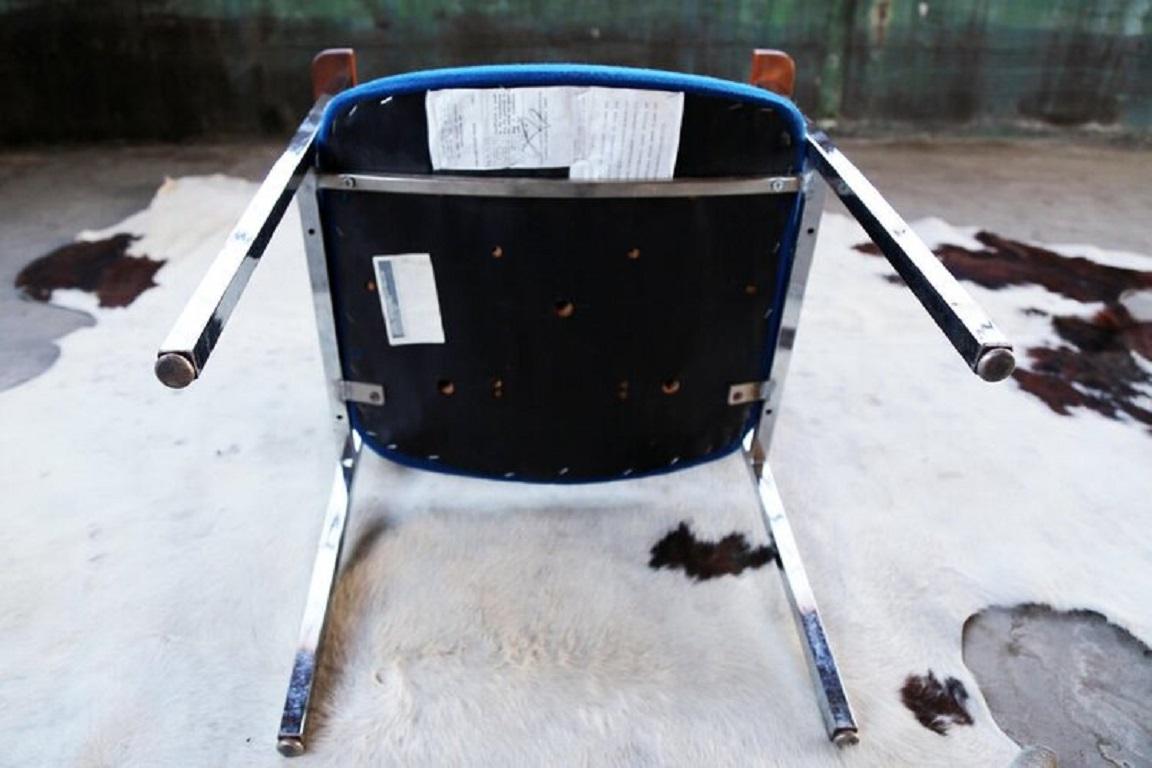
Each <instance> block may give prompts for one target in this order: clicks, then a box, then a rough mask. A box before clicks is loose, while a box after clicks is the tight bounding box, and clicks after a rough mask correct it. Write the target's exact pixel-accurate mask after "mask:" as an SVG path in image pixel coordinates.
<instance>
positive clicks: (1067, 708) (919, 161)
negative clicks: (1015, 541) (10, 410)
mask: <svg viewBox="0 0 1152 768" xmlns="http://www.w3.org/2000/svg"><path fill="white" fill-rule="evenodd" d="M843 148H844V149H845V150H846V151H847V153H848V154H849V155H850V156H851V157H852V158H853V159H855V161H856V162H857V163H858V164H859V165H860V166H861V168H862V169H863V170H864V171H865V172H866V173H867V174H868V175H869V176H870V177H871V178H872V180H873V182H874V183H875V184H876V186H877V187H879V188H880V189H881V191H883V192H884V193H885V194H886V195H887V196H888V198H889V200H890V201H891V202H892V203H893V205H894V206H895V207H896V208H897V210H899V211H901V212H902V213H903V214H904V215H905V216H906V217H907V218H909V219H915V218H919V217H922V216H930V215H931V216H939V217H941V218H943V219H945V220H947V221H949V222H950V223H952V224H957V225H979V226H981V227H984V228H986V229H989V230H991V231H994V232H996V233H998V234H1001V235H1005V236H1008V237H1012V238H1016V239H1035V240H1040V241H1045V242H1049V243H1061V242H1063V243H1091V244H1093V245H1097V246H1101V247H1104V248H1112V249H1122V250H1129V251H1136V252H1139V253H1145V254H1148V255H1150V256H1152V232H1150V230H1149V225H1148V216H1149V212H1150V211H1152V152H1149V151H1147V150H1137V149H1120V148H1115V147H1109V146H1102V145H1094V144H1069V143H1057V142H1052V141H1047V140H1043V141H1041V140H1030V141H995V142H992V141H971V140H963V141H961V140H934V141H925V140H912V141H907V140H906V141H901V142H898V143H897V142H882V141H864V140H854V141H848V142H844V144H843ZM278 151H279V147H278V145H275V144H228V145H222V144H205V145H194V146H132V147H101V148H68V149H50V150H47V149H45V150H26V151H19V152H0V390H3V389H6V388H10V387H13V386H16V385H18V384H19V383H20V382H22V381H26V380H27V379H29V378H32V377H34V376H37V375H39V374H40V373H41V372H43V371H44V370H46V369H47V368H48V367H49V366H51V365H52V363H53V362H54V361H55V359H56V357H57V355H58V349H57V347H56V345H55V340H56V339H58V338H60V337H61V336H63V335H65V334H67V333H69V332H71V331H73V330H75V329H76V328H79V327H82V326H85V325H89V324H91V323H92V322H93V321H92V319H91V318H90V317H89V316H87V315H86V314H84V313H80V312H72V311H67V310H62V309H59V308H55V307H51V306H48V305H44V304H38V303H35V302H32V301H28V300H24V299H22V298H21V297H20V296H19V295H18V293H17V292H16V291H15V289H14V288H13V285H12V283H13V279H14V277H15V276H16V273H17V272H18V271H19V270H20V269H21V267H23V266H24V265H25V264H26V263H27V262H28V261H30V260H32V259H34V258H36V257H37V256H40V255H43V254H44V253H47V252H48V251H50V250H52V249H54V248H56V247H58V246H60V245H62V244H64V243H66V242H68V241H70V240H71V239H72V237H73V236H74V235H75V233H76V232H78V231H80V230H82V229H92V228H101V227H106V226H108V225H110V224H113V223H115V222H116V221H118V220H120V219H122V218H123V217H125V216H127V215H128V214H130V213H132V212H134V211H136V210H139V209H140V208H141V207H143V206H144V205H145V204H147V202H148V201H149V199H150V198H151V196H152V194H153V193H154V191H155V189H156V188H157V186H159V184H160V183H161V182H162V181H163V179H164V177H165V176H183V175H190V174H208V173H226V174H231V175H239V176H245V177H248V178H253V179H255V178H258V177H259V176H260V175H262V173H263V172H264V171H265V170H266V169H267V168H268V166H269V165H270V164H271V162H272V161H273V159H274V158H275V156H276V154H277V152H278ZM832 206H833V210H842V209H840V208H839V204H838V203H833V204H832ZM1150 268H1152V262H1150ZM1102 623H1103V628H1102V627H1101V626H1100V625H1101V624H1102ZM969 629H970V631H968V632H966V633H965V658H966V660H967V662H968V663H969V665H970V666H971V667H972V668H973V670H974V671H975V672H976V674H977V677H978V679H979V681H980V684H981V686H982V689H983V691H984V693H985V695H986V697H987V699H988V701H989V702H990V704H991V705H992V709H993V714H994V715H995V716H996V718H997V720H998V722H1000V724H1001V725H1002V726H1003V727H1004V728H1005V729H1006V730H1007V731H1008V733H1009V734H1010V735H1012V736H1014V737H1015V738H1018V739H1019V740H1020V741H1021V743H1022V744H1037V743H1039V744H1046V745H1049V746H1052V747H1054V748H1055V749H1056V750H1057V752H1058V753H1059V754H1060V755H1061V761H1062V764H1063V765H1095V764H1100V765H1126V764H1131V765H1136V764H1140V763H1139V762H1138V761H1139V760H1140V759H1141V758H1140V754H1142V753H1141V752H1127V753H1125V752H1124V748H1125V745H1136V746H1135V747H1133V748H1137V747H1138V748H1139V750H1143V749H1149V750H1152V745H1149V743H1148V738H1149V737H1148V734H1147V732H1146V731H1141V732H1133V731H1132V726H1131V722H1132V721H1131V718H1136V722H1139V721H1140V719H1141V718H1140V715H1141V714H1143V715H1144V717H1143V718H1142V720H1143V722H1144V723H1147V722H1152V715H1150V714H1149V710H1150V709H1152V703H1150V699H1152V692H1150V691H1149V690H1147V687H1148V685H1149V683H1148V681H1149V679H1152V672H1150V669H1152V666H1150V665H1152V661H1150V658H1152V652H1149V650H1148V649H1147V648H1146V647H1144V646H1142V645H1141V644H1140V643H1139V642H1138V641H1136V640H1135V639H1134V638H1131V636H1124V634H1123V633H1119V632H1116V631H1111V630H1110V629H1109V625H1107V624H1106V622H1103V620H1102V619H1101V618H1100V617H1098V616H1095V615H1092V614H1073V615H1062V616H1059V617H1056V618H1053V617H1052V616H1051V615H1048V614H1045V613H1043V612H1039V613H1038V612H1036V611H1035V610H1034V609H1029V608H1023V609H1020V610H1018V611H1009V612H997V611H993V612H989V613H987V614H985V615H984V616H983V617H982V618H981V619H980V620H979V621H975V622H970V625H969ZM1005 633H1008V634H1009V635H1011V636H1012V638H1013V639H1010V640H1005V639H1004V637H1005ZM1022 634H1026V635H1027V640H1028V650H1029V654H1030V655H1029V656H1028V657H1027V659H1033V660H1034V659H1036V658H1042V659H1043V658H1050V659H1052V660H1053V661H1052V663H1051V664H1049V665H1047V666H1046V669H1047V670H1048V671H1049V672H1050V673H1051V674H1049V675H1048V678H1047V679H1046V682H1045V684H1044V685H1035V684H1030V682H1029V680H1030V674H1031V671H1030V670H1028V669H1025V668H1024V667H1023V666H1020V664H1022V663H1024V662H1021V661H1019V659H1020V657H1019V655H1013V653H1012V650H1011V647H1015V646H1013V645H1012V643H1013V642H1016V640H1018V639H1019V637H1020V636H1021V635H1022ZM1017 645H1018V643H1017ZM1087 657H1091V658H1092V659H1094V660H1096V661H1097V662H1098V664H1099V665H1100V667H1099V668H1100V671H1099V673H1098V674H1095V675H1094V676H1093V679H1094V681H1095V683H1096V684H1095V685H1094V686H1092V688H1093V693H1092V695H1091V696H1090V697H1088V696H1084V695H1081V693H1080V692H1078V691H1077V690H1074V688H1075V687H1076V686H1078V685H1079V684H1080V683H1082V682H1083V681H1081V680H1078V679H1074V678H1073V676H1070V675H1064V676H1062V675H1060V674H1057V673H1056V671H1057V670H1058V669H1059V668H1060V660H1068V659H1082V658H1087ZM1027 659H1025V661H1027ZM1117 660H1126V661H1122V662H1121V661H1117ZM1110 665H1111V666H1110ZM1134 667H1136V668H1138V669H1134ZM1125 671H1126V673H1125V674H1120V672H1125ZM1033 682H1034V681H1033ZM1054 691H1056V693H1055V694H1054V693H1053V692H1054ZM1131 702H1135V703H1136V705H1135V708H1133V707H1132V706H1129V705H1130V704H1131ZM1109 711H1122V712H1125V713H1129V714H1128V715H1125V717H1121V718H1117V717H1110V716H1109V715H1108V714H1107V712H1109ZM1093 713H1094V714H1093ZM1131 713H1135V714H1131ZM1118 729H1121V730H1118ZM1133 739H1136V741H1133ZM1140 739H1144V741H1140ZM1101 745H1103V746H1101ZM1143 754H1144V756H1145V757H1147V755H1148V753H1143ZM1085 756H1087V757H1085ZM1132 758H1135V760H1136V762H1127V763H1126V762H1122V761H1123V760H1125V759H1129V760H1131V759H1132ZM1149 759H1152V758H1149ZM1081 761H1086V762H1081Z"/></svg>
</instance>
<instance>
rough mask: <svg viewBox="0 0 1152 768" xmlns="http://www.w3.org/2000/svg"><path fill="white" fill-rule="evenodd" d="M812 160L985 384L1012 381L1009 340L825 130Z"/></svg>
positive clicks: (811, 137) (815, 139)
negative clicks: (1008, 378)
mask: <svg viewBox="0 0 1152 768" xmlns="http://www.w3.org/2000/svg"><path fill="white" fill-rule="evenodd" d="M808 156H809V159H810V160H811V161H812V162H813V163H814V164H815V166H816V168H817V170H819V171H820V173H821V175H822V176H824V178H825V180H827V182H828V185H829V186H830V187H832V191H834V192H835V193H836V194H837V195H838V196H839V198H840V200H841V201H843V203H844V205H845V206H846V207H847V208H848V210H849V211H850V212H851V213H852V215H853V216H854V217H856V220H857V221H858V222H860V225H861V226H862V227H864V231H866V232H867V233H868V236H869V237H871V238H872V241H873V242H874V243H876V245H877V246H879V247H880V250H881V251H882V252H883V253H884V256H885V257H887V259H888V261H890V262H891V263H892V266H893V267H895V268H896V271H897V272H898V273H899V274H900V277H902V278H904V282H905V283H907V284H908V287H909V288H910V289H911V290H912V293H914V294H915V295H916V298H917V299H919V300H920V303H921V304H922V305H923V306H924V309H926V310H928V314H929V315H931V316H932V319H933V320H935V321H936V325H938V326H940V330H942V331H943V332H944V335H945V336H947V337H948V340H949V341H950V342H952V346H953V347H955V348H956V351H957V352H959V353H960V356H961V357H963V358H964V361H965V362H966V363H968V366H969V367H970V368H971V369H972V370H973V371H975V372H976V374H977V375H978V376H979V377H980V378H982V379H984V380H985V381H1000V380H1001V379H1005V378H1007V377H1008V376H1009V375H1010V374H1011V373H1012V370H1013V369H1014V368H1015V367H1016V358H1015V356H1014V355H1013V353H1012V345H1011V344H1010V343H1009V342H1008V339H1007V337H1006V336H1004V334H1003V333H1001V332H1000V329H999V328H997V327H996V325H995V324H994V323H993V322H992V320H991V318H989V317H988V315H987V314H986V313H985V312H984V310H983V309H981V308H980V306H979V305H978V304H977V303H976V302H975V301H973V300H972V297H971V296H969V295H968V292H967V291H965V290H964V289H963V288H962V287H960V284H959V283H958V282H956V279H955V278H954V277H952V275H951V273H949V272H948V270H947V269H946V268H945V267H944V265H943V264H941V263H940V260H939V259H937V258H936V256H935V255H934V254H933V253H932V251H931V250H929V248H928V246H927V245H925V244H924V241H923V240H921V239H920V237H919V236H918V235H917V234H916V233H915V232H913V231H912V228H911V227H909V226H908V223H907V222H906V221H904V219H903V218H901V217H900V214H898V213H896V211H895V210H894V209H893V208H892V206H891V205H889V204H888V201H887V200H885V199H884V197H883V196H882V195H881V194H880V193H879V192H878V191H876V188H875V187H874V186H872V183H871V182H869V181H868V179H866V178H865V177H864V174H863V173H861V172H860V170H859V169H858V168H857V167H856V166H855V165H853V164H852V161H850V160H849V159H848V158H847V157H845V156H844V153H843V152H841V151H840V150H839V149H837V148H836V145H835V144H833V143H832V140H831V139H829V138H828V136H827V135H826V134H825V133H824V132H823V131H819V130H815V129H812V130H811V131H810V132H809V134H808Z"/></svg>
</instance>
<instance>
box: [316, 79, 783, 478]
mask: <svg viewBox="0 0 1152 768" xmlns="http://www.w3.org/2000/svg"><path fill="white" fill-rule="evenodd" d="M527 86H532V87H541V86H543V87H552V86H555V87H568V86H589V87H605V86H607V87H623V88H630V89H648V90H673V91H679V92H683V93H684V94H685V97H684V107H683V117H682V121H681V125H680V144H679V149H678V153H677V157H676V165H675V174H674V177H675V178H676V179H681V180H682V179H692V178H705V179H707V178H711V179H715V178H717V177H721V178H729V177H745V178H758V177H765V176H778V175H790V174H795V173H796V172H797V171H798V170H799V169H800V167H801V166H800V160H799V155H798V153H797V148H798V147H800V146H801V144H802V141H803V135H804V134H803V122H802V120H801V119H800V118H799V115H798V113H797V112H796V110H795V107H794V106H792V104H791V103H790V102H788V101H787V100H785V99H783V98H781V97H778V96H776V95H774V94H771V93H768V92H766V91H761V90H759V89H754V88H751V87H748V86H743V85H740V84H736V83H727V82H724V81H720V80H714V79H711V78H702V77H696V76H688V75H673V74H671V73H657V72H652V71H649V70H629V69H622V68H611V67H588V66H571V67H568V66H557V65H539V66H523V67H480V68H470V69H458V70H441V71H437V72H430V73H416V74H413V75H404V76H400V77H394V78H385V79H382V80H378V81H374V82H371V83H367V84H365V85H362V86H359V87H358V88H355V89H353V90H351V91H347V92H345V93H343V94H341V95H340V96H338V97H337V98H336V99H334V100H333V101H332V102H331V104H330V105H329V107H328V109H327V110H326V112H325V116H324V121H323V124H322V126H321V131H320V139H319V141H318V157H317V163H318V165H319V167H320V168H321V170H322V171H323V172H324V173H326V174H418V175H427V176H429V177H430V178H432V179H437V178H441V177H444V176H452V177H456V176H460V175H462V174H461V173H460V172H445V171H443V170H439V171H437V170H434V169H433V166H432V161H431V157H430V154H429V141H428V136H427V132H428V125H427V116H426V108H425V98H426V94H427V92H428V91H429V90H438V89H441V88H444V87H452V88H493V87H508V88H512V87H527ZM566 174H567V169H565V168H542V169H524V168H516V169H498V170H493V171H481V172H471V173H470V174H468V175H473V176H484V177H497V178H501V177H534V176H535V177H541V176H545V177H559V178H563V177H565V176H566ZM442 183H443V184H445V185H446V187H447V185H448V184H450V183H451V182H450V180H449V179H442ZM798 208H799V201H798V195H797V194H796V193H795V192H791V193H787V194H738V195H727V194H725V195H711V194H698V195H689V196H684V197H643V196H640V197H635V196H623V197H613V198H603V199H602V198H585V197H557V198H527V197H515V196H511V197H506V196H487V195H483V194H459V193H449V192H446V193H445V194H435V193H428V191H427V190H422V191H420V192H418V193H405V192H400V191H388V192H379V191H377V192H368V191H364V190H361V189H355V188H351V189H341V188H325V189H322V190H321V192H320V210H321V217H322V220H323V221H324V222H325V226H324V238H325V248H326V252H327V255H328V260H329V270H330V273H331V281H332V293H333V297H334V308H335V313H336V319H337V328H338V335H339V338H340V347H341V364H342V366H343V373H344V378H345V379H346V380H350V381H357V382H368V383H372V384H378V385H381V386H383V388H384V392H385V393H386V394H385V402H384V403H383V404H368V403H350V404H349V405H350V414H351V419H352V423H353V425H354V427H355V428H356V429H357V430H358V431H359V432H360V433H361V435H362V436H363V438H364V440H365V442H366V444H367V445H369V446H370V447H372V448H373V449H374V450H376V451H378V452H380V453H382V454H384V455H386V456H388V457H390V458H392V459H394V460H396V461H400V462H402V463H407V464H413V465H417V466H421V467H424V468H427V469H434V470H440V471H450V472H462V473H467V474H476V475H482V476H486V477H493V478H513V479H520V480H537V481H549V482H574V481H588V480H605V479H614V478H621V477H629V476H634V475H638V474H645V473H650V472H655V471H665V470H669V469H676V468H680V467H683V466H688V465H691V464H693V463H696V462H699V461H703V460H707V459H711V458H715V457H717V456H720V455H723V454H725V453H728V452H730V451H732V450H734V449H736V448H737V447H738V446H739V443H740V440H741V438H742V437H743V435H744V434H745V433H746V431H747V430H749V429H751V428H752V426H753V425H754V424H755V422H756V420H757V418H758V416H759V409H758V404H757V403H755V402H753V401H745V402H741V403H739V404H737V405H730V404H729V401H728V396H729V389H730V388H731V387H732V386H733V385H735V384H741V383H746V382H757V381H762V380H765V379H767V378H768V375H769V372H770V369H771V364H772V359H771V358H772V349H773V348H774V346H775V338H776V334H777V332H778V322H779V317H780V308H781V305H782V301H783V287H784V283H785V279H786V276H787V273H788V269H789V266H790V264H791V251H792V247H793V244H794V236H795V229H796V221H797V216H798ZM400 254H426V255H427V258H428V261H429V263H430V264H431V270H432V272H433V273H434V282H435V293H436V301H437V303H438V311H439V315H440V320H441V323H442V326H443V338H444V341H443V343H425V344H406V345H393V344H391V343H390V342H389V336H388V329H387V327H386V320H385V311H384V310H383V309H382V306H381V298H380V295H379V293H380V291H382V290H389V289H391V290H394V289H395V288H394V286H392V287H391V288H390V287H389V286H383V285H380V284H379V283H380V281H379V280H378V279H377V278H378V277H379V275H378V274H377V272H376V271H375V270H376V267H375V265H374V258H375V257H379V256H390V255H400Z"/></svg>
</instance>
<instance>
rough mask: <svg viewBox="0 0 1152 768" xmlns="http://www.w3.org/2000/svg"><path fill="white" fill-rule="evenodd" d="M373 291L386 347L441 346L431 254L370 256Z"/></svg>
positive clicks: (438, 306)
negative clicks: (381, 318)
mask: <svg viewBox="0 0 1152 768" xmlns="http://www.w3.org/2000/svg"><path fill="white" fill-rule="evenodd" d="M372 266H373V267H374V268H375V270H376V291H377V293H379V294H380V308H381V309H382V310H383V312H384V325H385V327H386V328H387V329H388V343H389V344H391V345H392V346H394V347H395V346H400V345H402V344H443V343H444V323H443V321H442V320H441V318H440V298H439V296H438V295H437V294H436V275H435V273H434V272H433V270H432V254H429V253H400V254H396V255H394V256H373V257H372Z"/></svg>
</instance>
